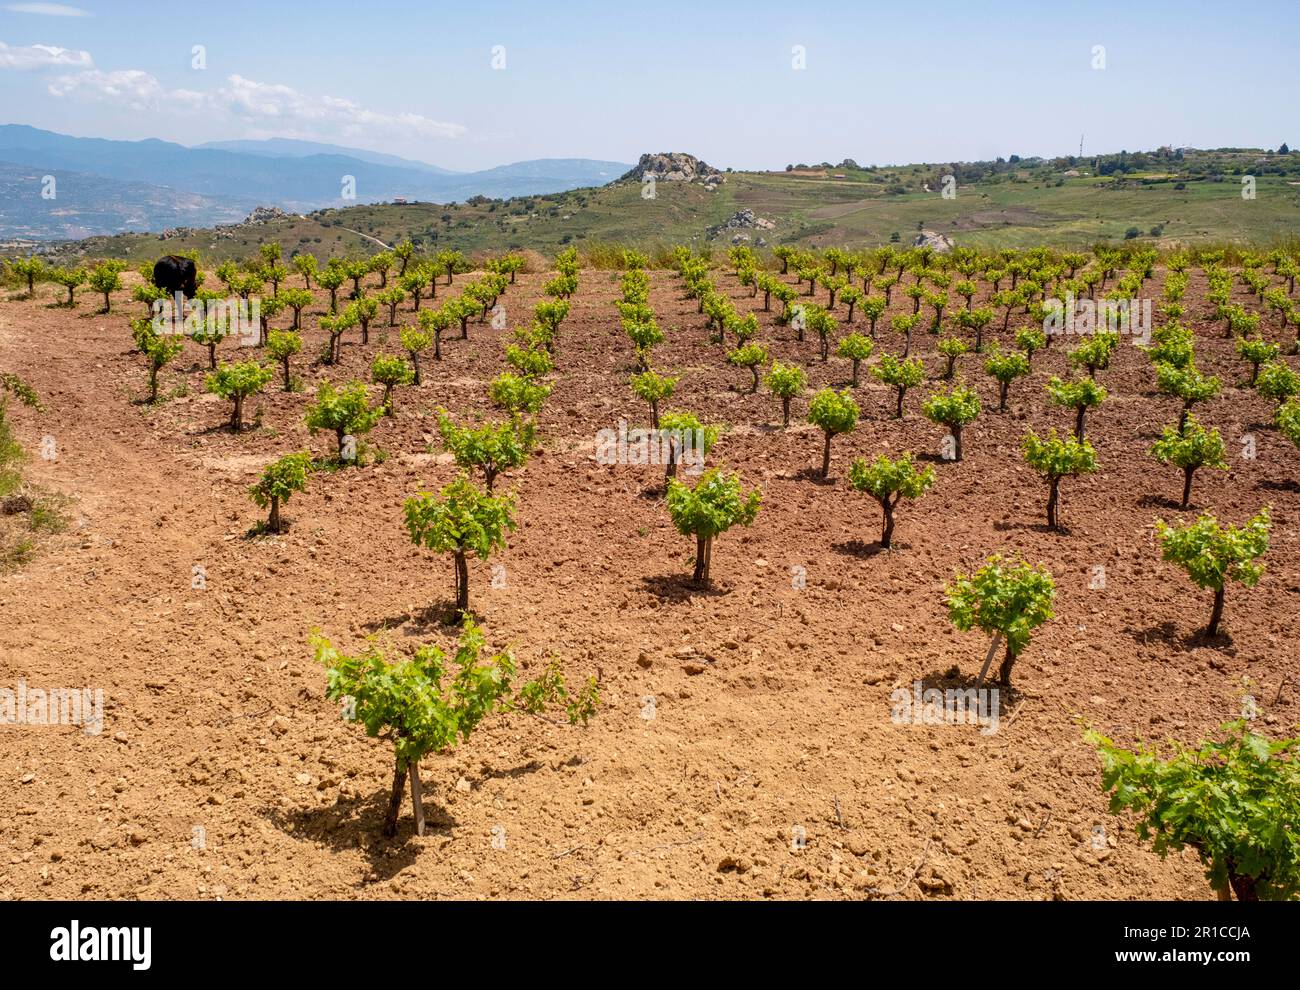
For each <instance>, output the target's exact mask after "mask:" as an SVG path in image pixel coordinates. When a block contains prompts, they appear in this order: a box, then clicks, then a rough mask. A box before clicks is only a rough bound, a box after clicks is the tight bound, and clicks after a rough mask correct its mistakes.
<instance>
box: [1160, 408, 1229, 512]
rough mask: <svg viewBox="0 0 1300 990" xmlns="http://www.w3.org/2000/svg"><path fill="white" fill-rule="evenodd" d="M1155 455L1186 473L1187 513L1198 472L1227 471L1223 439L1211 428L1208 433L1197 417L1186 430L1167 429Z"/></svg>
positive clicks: (1192, 418)
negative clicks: (1200, 469) (1206, 468)
mask: <svg viewBox="0 0 1300 990" xmlns="http://www.w3.org/2000/svg"><path fill="white" fill-rule="evenodd" d="M1151 455H1152V456H1153V457H1154V458H1155V459H1156V460H1158V461H1159V462H1160V463H1161V464H1171V465H1173V466H1174V467H1176V468H1180V469H1181V470H1182V472H1183V501H1182V504H1181V506H1180V508H1183V509H1186V508H1187V507H1188V505H1189V504H1190V502H1191V498H1192V476H1193V475H1194V474H1195V473H1196V469H1197V468H1202V467H1211V468H1219V469H1220V470H1224V471H1226V470H1227V469H1228V462H1227V459H1226V458H1225V448H1224V444H1223V437H1222V436H1220V435H1219V431H1218V430H1216V429H1214V428H1213V427H1211V428H1210V429H1208V430H1207V429H1206V428H1205V427H1203V426H1202V425H1201V424H1200V423H1199V422H1197V420H1196V417H1195V416H1188V417H1187V420H1186V422H1184V423H1183V425H1182V427H1181V428H1179V429H1175V428H1174V427H1172V426H1166V427H1165V429H1164V433H1163V435H1162V436H1161V437H1160V439H1159V440H1157V441H1156V442H1155V444H1154V445H1152V447H1151Z"/></svg>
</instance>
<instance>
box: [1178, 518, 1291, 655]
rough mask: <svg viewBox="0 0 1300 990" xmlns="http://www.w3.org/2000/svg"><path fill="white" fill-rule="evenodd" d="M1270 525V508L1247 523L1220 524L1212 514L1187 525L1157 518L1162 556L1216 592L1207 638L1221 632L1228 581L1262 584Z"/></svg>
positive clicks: (1204, 586)
mask: <svg viewBox="0 0 1300 990" xmlns="http://www.w3.org/2000/svg"><path fill="white" fill-rule="evenodd" d="M1270 526H1271V523H1270V520H1269V513H1268V509H1267V508H1265V509H1261V510H1260V511H1259V513H1257V514H1256V515H1255V516H1254V517H1253V518H1252V519H1250V520H1249V521H1248V522H1246V524H1245V525H1243V526H1220V525H1219V522H1218V520H1217V519H1215V518H1214V516H1213V515H1211V514H1209V513H1206V514H1204V515H1202V516H1201V517H1200V518H1199V519H1197V520H1196V522H1194V523H1189V524H1187V525H1186V526H1169V525H1166V524H1165V522H1164V520H1163V519H1157V520H1156V537H1157V539H1158V540H1159V541H1160V548H1161V557H1162V559H1164V560H1167V561H1170V562H1171V563H1174V564H1177V565H1178V566H1179V567H1181V568H1182V569H1183V570H1185V571H1186V572H1187V576H1188V577H1190V578H1191V579H1192V582H1193V583H1194V584H1196V585H1197V586H1199V587H1201V588H1209V589H1211V590H1212V591H1213V592H1214V606H1213V608H1212V610H1211V612H1210V621H1209V623H1208V625H1206V627H1205V635H1206V636H1207V637H1212V636H1216V635H1218V632H1219V621H1220V620H1221V619H1222V618H1223V603H1224V598H1225V595H1226V591H1227V586H1228V583H1229V582H1230V581H1239V582H1241V583H1242V584H1243V585H1245V586H1246V587H1247V588H1251V587H1254V586H1255V584H1256V583H1258V581H1259V578H1260V575H1261V574H1263V572H1264V565H1263V564H1259V563H1256V561H1257V560H1258V559H1259V558H1260V557H1262V556H1263V555H1264V553H1265V552H1266V551H1267V550H1268V534H1269V529H1270Z"/></svg>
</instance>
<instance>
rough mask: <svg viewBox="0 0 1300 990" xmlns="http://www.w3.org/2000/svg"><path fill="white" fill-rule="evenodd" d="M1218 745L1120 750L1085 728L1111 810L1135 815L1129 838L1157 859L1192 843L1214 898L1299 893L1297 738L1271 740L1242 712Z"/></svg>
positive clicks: (1276, 896)
mask: <svg viewBox="0 0 1300 990" xmlns="http://www.w3.org/2000/svg"><path fill="white" fill-rule="evenodd" d="M1222 731H1223V732H1224V734H1225V736H1226V738H1225V739H1224V740H1223V741H1222V742H1210V741H1206V740H1202V741H1201V742H1200V743H1198V744H1197V745H1196V746H1183V745H1177V744H1175V746H1174V750H1173V753H1172V755H1171V756H1170V757H1169V758H1168V759H1165V758H1162V757H1161V755H1160V754H1159V752H1158V751H1157V750H1156V749H1155V748H1154V747H1142V748H1139V749H1136V750H1128V749H1125V748H1123V747H1122V746H1118V745H1116V744H1115V743H1114V742H1112V741H1111V740H1110V739H1108V738H1106V737H1105V736H1103V735H1101V734H1100V733H1098V732H1095V731H1089V732H1088V733H1087V734H1086V736H1085V738H1086V740H1087V741H1088V742H1089V743H1090V744H1091V745H1092V746H1093V747H1094V748H1096V750H1097V754H1098V756H1099V757H1100V759H1101V768H1102V777H1101V787H1102V790H1103V791H1104V792H1107V793H1109V794H1110V810H1111V813H1112V814H1119V813H1121V812H1130V813H1134V814H1136V815H1137V816H1138V822H1137V825H1136V831H1137V835H1138V838H1140V839H1142V840H1143V841H1151V843H1152V849H1153V850H1154V851H1155V852H1157V853H1159V854H1160V855H1161V856H1162V857H1163V856H1166V855H1168V854H1169V853H1171V852H1174V853H1176V852H1180V851H1182V850H1183V849H1184V848H1189V849H1193V850H1195V852H1196V855H1197V857H1198V858H1199V859H1200V861H1201V865H1202V866H1203V867H1204V868H1205V878H1206V880H1208V881H1209V883H1210V886H1211V888H1212V889H1214V890H1215V891H1216V893H1217V894H1218V896H1219V899H1220V900H1231V898H1232V896H1233V895H1236V898H1237V900H1239V901H1259V900H1278V901H1283V900H1294V899H1295V898H1296V897H1297V896H1300V834H1298V833H1297V831H1296V829H1295V823H1296V822H1297V821H1300V760H1297V759H1296V752H1297V749H1298V748H1300V739H1278V740H1271V739H1268V738H1267V737H1265V736H1261V735H1256V734H1255V733H1253V732H1251V731H1250V729H1249V727H1248V723H1247V722H1246V721H1245V720H1244V719H1242V720H1238V721H1236V722H1229V723H1226V724H1225V725H1223V726H1222Z"/></svg>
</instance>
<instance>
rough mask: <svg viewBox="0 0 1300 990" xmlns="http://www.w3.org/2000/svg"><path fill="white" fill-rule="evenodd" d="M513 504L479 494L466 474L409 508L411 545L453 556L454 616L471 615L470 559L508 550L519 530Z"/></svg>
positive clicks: (410, 501)
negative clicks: (512, 535) (508, 536)
mask: <svg viewBox="0 0 1300 990" xmlns="http://www.w3.org/2000/svg"><path fill="white" fill-rule="evenodd" d="M514 507H515V502H514V498H513V497H512V496H510V495H490V494H485V493H484V492H481V491H479V490H478V489H477V488H475V487H474V485H473V484H472V483H471V482H470V480H469V478H468V477H467V476H466V475H464V474H462V475H461V476H460V477H459V478H457V479H456V480H455V481H453V482H452V483H451V484H450V485H448V486H447V487H446V488H444V489H443V490H442V492H441V494H440V495H439V496H438V497H437V498H435V497H434V496H433V495H431V494H429V493H428V492H420V493H419V494H417V495H414V496H412V497H411V498H408V499H407V500H406V503H405V507H404V508H405V513H406V531H407V533H408V534H409V535H410V537H411V542H412V543H415V544H416V545H417V546H422V547H425V548H426V549H428V550H432V551H434V552H435V553H450V554H451V555H452V557H453V559H454V561H455V569H456V611H457V612H458V613H460V614H461V615H466V614H467V613H468V612H469V563H468V558H469V557H470V556H471V555H472V556H475V557H478V559H479V560H487V559H488V557H490V556H491V555H492V552H493V551H494V550H500V549H504V548H505V545H506V533H507V532H510V531H513V530H514V528H515V521H514Z"/></svg>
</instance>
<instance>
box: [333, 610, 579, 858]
mask: <svg viewBox="0 0 1300 990" xmlns="http://www.w3.org/2000/svg"><path fill="white" fill-rule="evenodd" d="M483 647H484V638H483V634H482V632H481V631H480V630H479V628H478V626H477V625H475V624H474V622H473V621H471V620H470V619H468V618H467V619H465V621H464V623H463V625H462V628H461V635H460V642H459V644H458V647H457V649H456V655H455V657H454V659H449V658H448V657H447V655H446V654H445V653H444V652H443V651H442V649H441V648H440V647H438V646H436V645H433V644H425V645H423V646H420V647H418V648H417V649H416V650H414V651H413V652H412V653H411V654H409V655H406V654H397V655H395V654H393V653H391V652H390V651H388V650H386V649H384V648H383V647H381V646H378V645H371V646H369V647H368V648H367V650H366V651H365V652H363V653H361V654H359V655H357V656H346V655H344V654H342V653H340V652H339V651H338V650H337V649H335V648H334V647H333V646H332V645H331V644H330V642H329V640H327V639H324V638H323V637H321V636H319V635H317V636H314V637H313V638H312V648H313V650H314V651H315V655H316V661H317V662H318V663H320V664H322V665H324V667H325V668H326V684H327V687H326V696H327V697H329V698H330V700H332V701H344V702H345V704H346V709H345V711H346V713H347V714H346V717H347V718H348V719H349V720H350V721H355V722H357V723H359V724H360V725H362V726H363V727H364V728H365V731H366V735H368V736H370V737H371V738H383V739H387V740H388V741H389V742H390V743H392V746H393V755H394V766H393V782H392V789H391V792H390V795H389V802H388V811H387V814H386V815H385V817H384V827H383V831H384V835H385V836H388V837H389V838H391V837H392V836H395V835H396V834H397V823H398V816H399V814H400V812H401V806H402V797H403V793H404V792H405V790H406V784H407V777H408V774H409V776H410V785H411V804H412V808H413V811H414V815H415V832H416V834H417V835H423V834H424V806H423V789H422V786H421V782H420V760H422V759H423V758H424V757H425V756H427V755H429V754H430V753H432V754H442V753H446V752H449V751H450V750H452V749H454V748H455V747H456V745H457V744H459V743H466V742H468V741H469V738H470V736H471V734H473V732H474V730H475V729H476V728H477V727H478V725H479V724H480V723H481V722H482V721H483V719H485V718H487V717H488V716H489V715H493V714H497V713H505V712H510V711H523V712H526V713H529V714H538V713H540V712H542V711H544V710H545V709H546V708H547V707H548V706H550V705H553V704H561V705H564V707H565V708H566V711H567V714H568V717H569V721H570V722H571V723H574V724H577V723H579V722H581V723H582V724H584V725H585V724H586V723H587V721H588V719H590V718H591V717H592V716H593V715H594V714H595V711H596V707H597V705H598V704H599V694H598V692H597V687H596V683H595V678H591V679H589V680H588V681H587V683H586V685H585V686H584V687H583V689H582V690H581V691H579V692H578V693H577V694H576V695H575V696H573V697H572V698H570V697H569V694H568V691H567V689H566V687H565V684H564V679H563V676H562V675H561V674H560V672H559V669H558V666H556V665H555V664H552V665H551V666H548V667H547V669H546V671H545V672H544V673H543V674H542V676H541V677H539V678H538V679H536V680H535V681H531V682H529V683H527V684H524V685H523V686H522V687H521V688H520V690H519V691H518V692H517V693H514V692H513V691H512V688H513V683H514V679H515V673H516V665H515V660H514V657H513V656H512V655H511V654H510V653H508V652H506V653H500V654H497V655H496V656H493V657H491V658H488V659H486V660H485V659H484V657H483Z"/></svg>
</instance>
